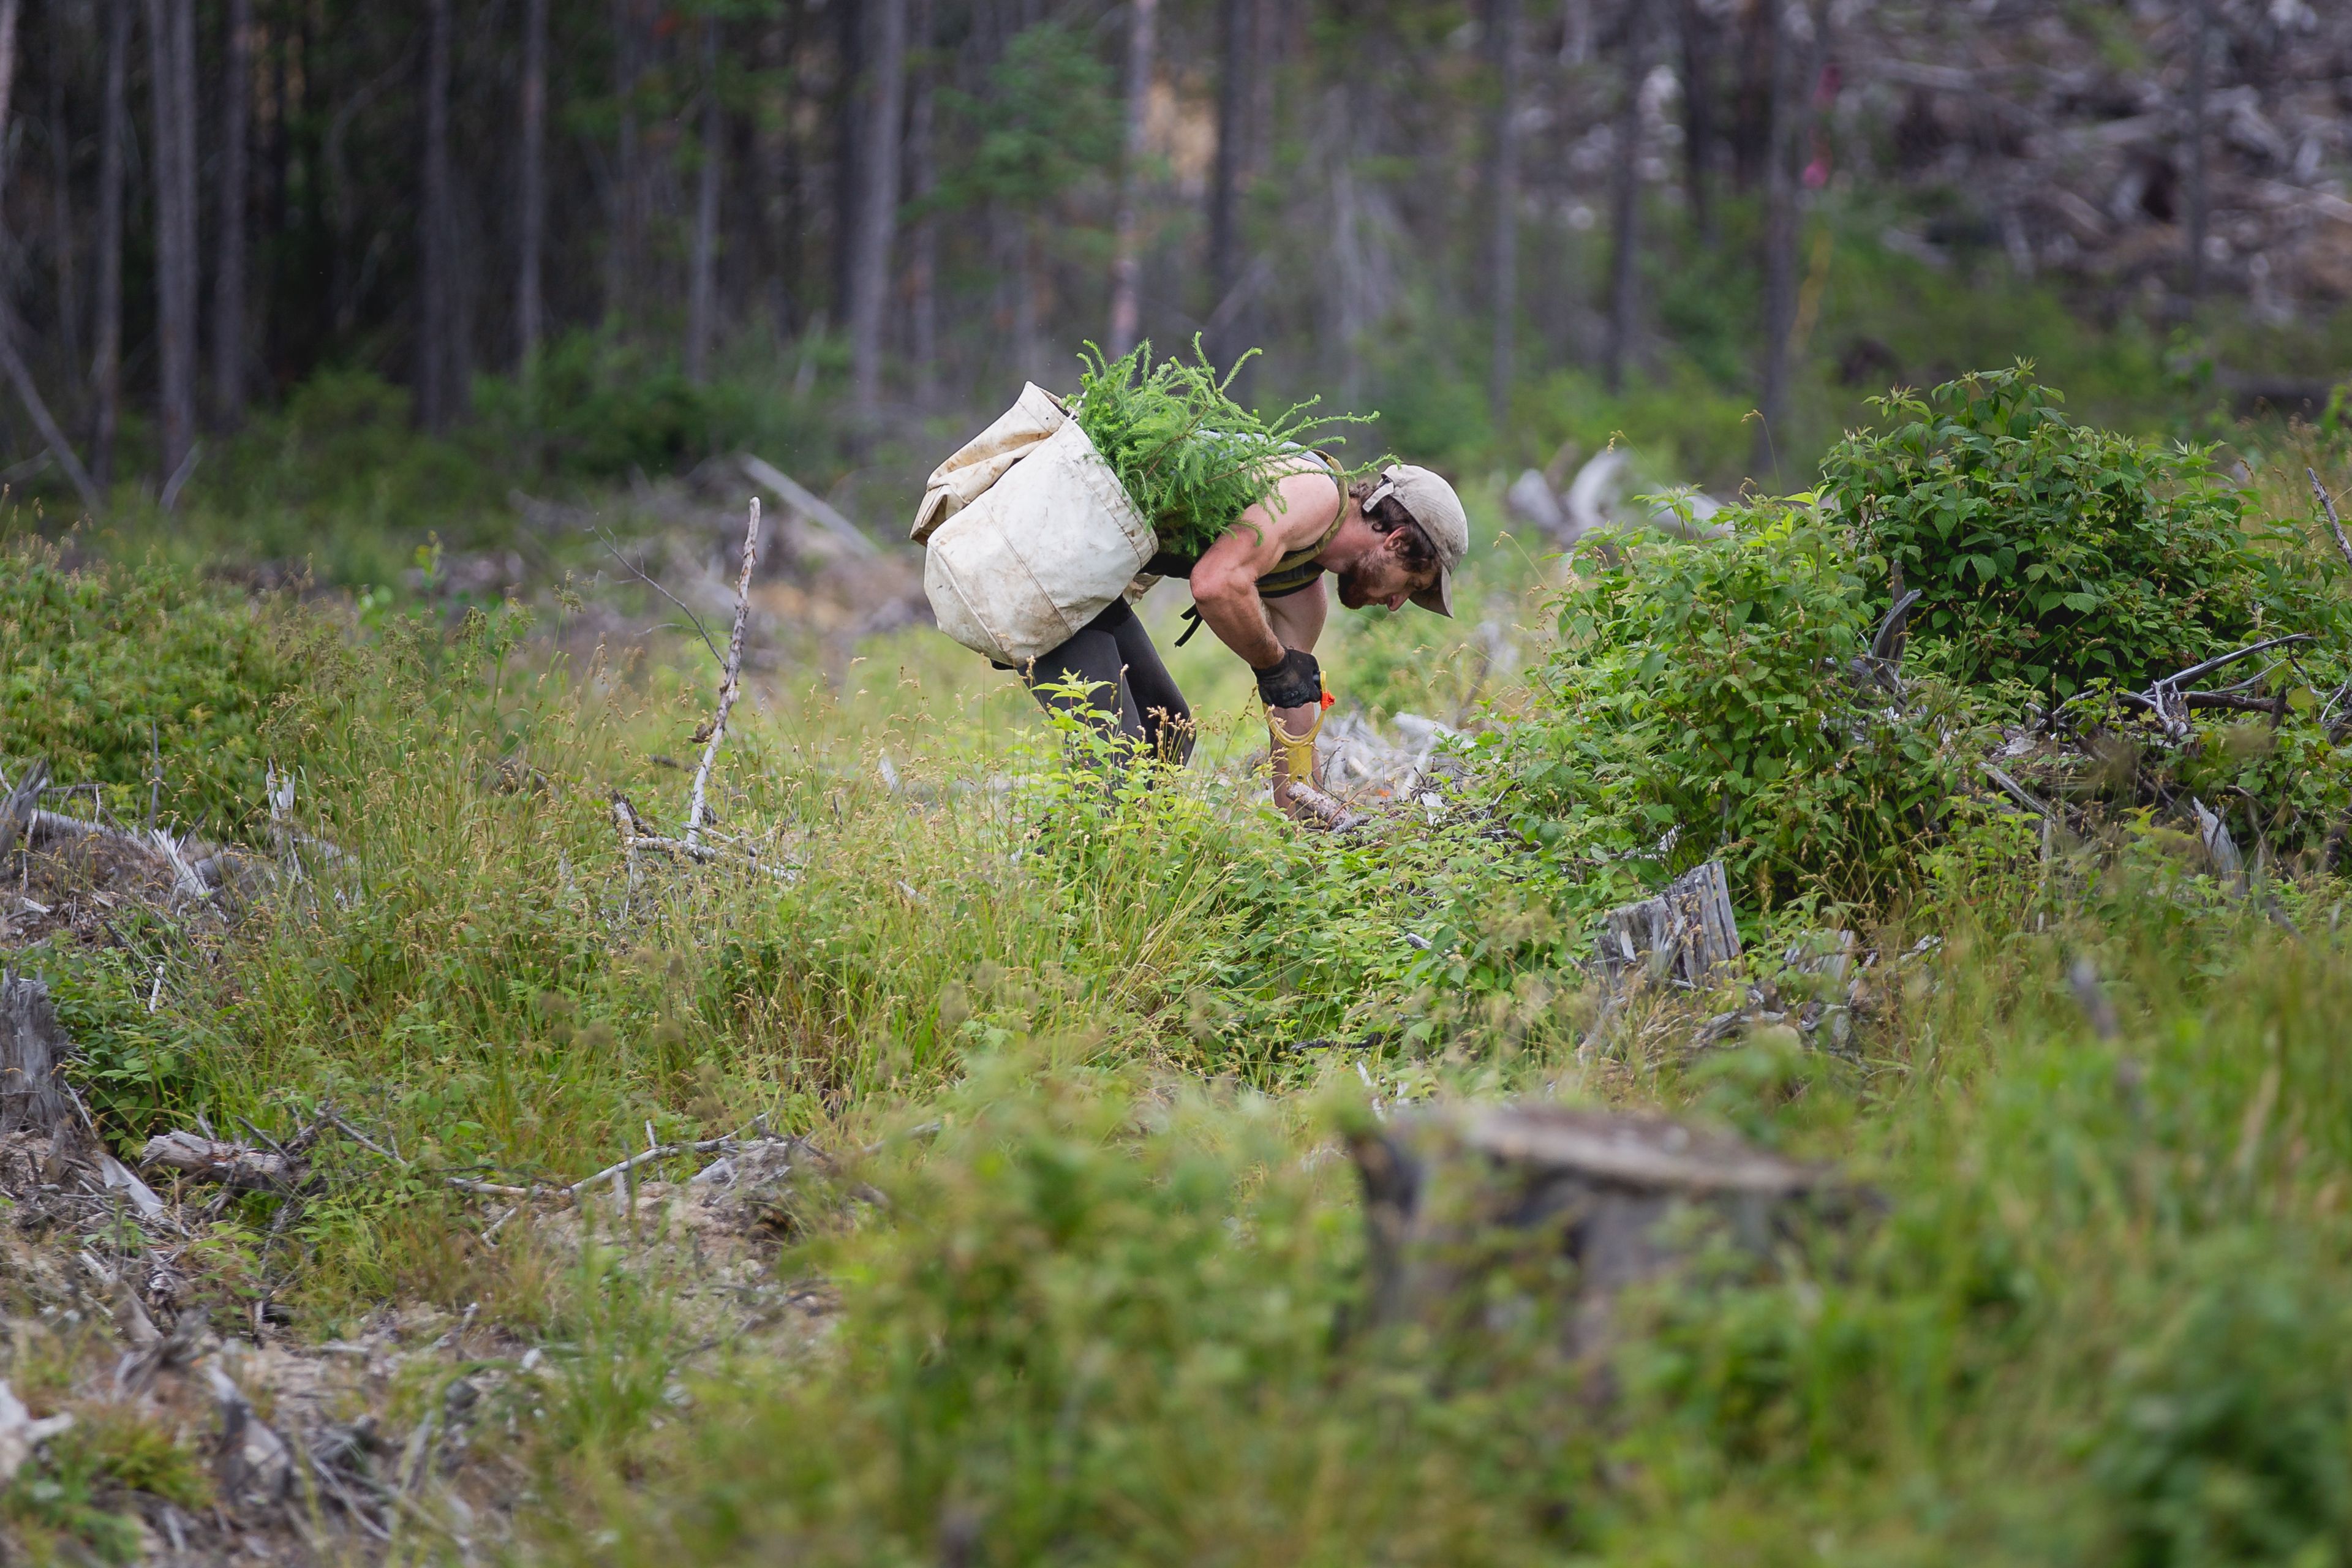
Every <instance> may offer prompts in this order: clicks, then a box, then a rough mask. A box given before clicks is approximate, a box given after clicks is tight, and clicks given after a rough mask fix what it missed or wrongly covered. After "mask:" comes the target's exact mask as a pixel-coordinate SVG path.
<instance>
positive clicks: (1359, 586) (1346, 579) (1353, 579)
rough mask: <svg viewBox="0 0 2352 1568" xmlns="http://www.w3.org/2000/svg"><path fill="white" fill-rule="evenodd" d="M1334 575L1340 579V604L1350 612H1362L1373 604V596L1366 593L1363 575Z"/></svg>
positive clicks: (1342, 573)
mask: <svg viewBox="0 0 2352 1568" xmlns="http://www.w3.org/2000/svg"><path fill="white" fill-rule="evenodd" d="M1333 575H1334V576H1336V577H1338V578H1339V603H1340V604H1341V605H1343V606H1345V607H1346V608H1348V609H1350V610H1360V609H1362V608H1363V607H1364V606H1365V605H1369V604H1370V603H1371V602H1372V596H1371V595H1370V594H1368V593H1366V592H1365V591H1364V574H1362V573H1360V572H1338V573H1334V574H1333Z"/></svg>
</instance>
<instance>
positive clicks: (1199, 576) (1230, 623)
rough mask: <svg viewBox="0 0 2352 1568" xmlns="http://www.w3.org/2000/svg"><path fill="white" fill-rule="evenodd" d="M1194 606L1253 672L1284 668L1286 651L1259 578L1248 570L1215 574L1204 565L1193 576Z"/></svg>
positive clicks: (1222, 640) (1219, 638)
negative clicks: (1268, 615) (1262, 595)
mask: <svg viewBox="0 0 2352 1568" xmlns="http://www.w3.org/2000/svg"><path fill="white" fill-rule="evenodd" d="M1192 603H1193V604H1194V605H1197V606H1199V608H1200V611H1201V618H1202V620H1204V621H1206V622H1208V623H1209V629H1210V630H1211V631H1213V632H1214V633H1216V634H1217V640H1218V641H1219V642H1221V643H1223V644H1224V645H1225V646H1226V647H1229V648H1231V649H1233V650H1234V652H1235V653H1237V654H1239V655H1241V657H1242V660H1243V662H1244V663H1245V664H1247V665H1248V666H1249V667H1250V668H1252V669H1265V668H1269V667H1270V666H1273V665H1276V664H1280V663H1281V662H1282V656H1283V654H1284V653H1285V652H1286V649H1285V648H1284V647H1283V645H1282V639H1281V638H1280V637H1276V636H1275V635H1274V623H1273V622H1272V621H1270V620H1268V619H1267V618H1266V614H1265V600H1263V599H1261V598H1259V597H1258V596H1257V575H1256V574H1255V573H1254V572H1249V571H1247V570H1246V569H1244V570H1225V571H1215V572H1212V571H1210V570H1208V569H1207V567H1206V565H1205V564H1204V565H1203V568H1202V570H1199V571H1196V572H1194V573H1193V574H1192Z"/></svg>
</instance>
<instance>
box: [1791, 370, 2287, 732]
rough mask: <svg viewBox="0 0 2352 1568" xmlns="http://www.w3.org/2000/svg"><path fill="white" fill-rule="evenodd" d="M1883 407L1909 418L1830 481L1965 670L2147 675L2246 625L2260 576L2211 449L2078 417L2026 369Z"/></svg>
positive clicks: (2052, 680)
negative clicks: (2147, 437)
mask: <svg viewBox="0 0 2352 1568" xmlns="http://www.w3.org/2000/svg"><path fill="white" fill-rule="evenodd" d="M1873 401H1874V403H1875V404H1876V405H1877V406H1878V407H1879V408H1880V409H1881V410H1882V411H1883V412H1884V413H1885V415H1886V416H1889V417H1890V418H1893V419H1895V420H1897V421H1899V423H1897V424H1895V426H1894V427H1893V428H1890V429H1886V430H1866V431H1862V432H1858V433H1856V434H1853V435H1851V436H1849V437H1847V438H1846V439H1845V440H1844V441H1843V442H1841V443H1839V444H1838V445H1837V446H1836V447H1833V448H1832V450H1831V452H1830V454H1829V456H1828V458H1826V459H1824V461H1823V465H1822V489H1823V490H1824V492H1825V493H1826V494H1829V495H1832V496H1834V497H1835V498H1837V500H1839V501H1840V502H1841V503H1842V504H1843V507H1844V509H1845V510H1846V512H1847V513H1848V515H1850V516H1851V517H1853V519H1854V521H1856V522H1857V523H1858V525H1859V526H1860V528H1861V531H1862V541H1863V543H1864V548H1865V549H1866V550H1868V551H1869V552H1871V553H1873V554H1874V555H1876V556H1879V557H1882V558H1883V559H1884V562H1885V567H1884V568H1882V570H1888V571H1892V570H1899V571H1900V572H1901V574H1902V578H1903V583H1904V584H1905V586H1906V587H1908V588H1916V589H1918V590H1920V592H1921V593H1922V595H1924V602H1923V603H1922V604H1921V605H1920V607H1919V611H1918V613H1917V614H1916V615H1915V616H1913V626H1914V627H1915V628H1916V635H1917V636H1918V637H1921V638H1923V639H1925V640H1927V641H1930V642H1936V643H1941V644H1943V645H1945V647H1946V649H1947V652H1948V659H1949V668H1950V669H1951V672H1952V673H1953V674H1954V675H1956V676H1957V677H1958V679H1962V680H1964V681H1970V682H1976V681H1986V680H2000V679H2017V680H2022V681H2025V682H2026V683H2028V684H2030V685H2032V686H2034V687H2036V688H2039V689H2044V690H2051V691H2055V692H2056V693H2058V694H2059V695H2061V696H2065V695H2071V694H2072V693H2073V692H2074V691H2075V690H2077V689H2079V688H2081V687H2082V686H2083V685H2084V683H2085V682H2086V681H2088V680H2090V679H2093V678H2095V677H2098V676H2110V677H2114V678H2116V679H2120V680H2123V681H2126V682H2127V683H2130V684H2134V685H2137V684H2138V683H2139V682H2140V681H2142V680H2143V679H2146V678H2147V677H2148V676H2150V675H2156V674H2163V673H2166V672H2168V671H2170V670H2174V669H2179V668H2183V667H2185V666H2187V665H2189V664H2193V663H2195V662H2196V661H2197V660H2198V659H2200V658H2204V657H2205V656H2207V655H2208V654H2210V653H2212V652H2215V651H2217V650H2219V649H2220V648H2221V647H2224V646H2227V645H2229V644H2231V642H2233V641H2242V640H2244V639H2245V637H2247V635H2248V634H2249V633H2250V632H2251V630H2252V627H2253V626H2254V624H2255V621H2256V618H2257V606H2258V605H2259V604H2260V603H2261V590H2262V588H2263V584H2264V572H2263V564H2262V563H2261V561H2260V560H2259V559H2258V557H2257V555H2256V552H2255V551H2254V550H2253V548H2252V542H2251V541H2250V540H2249V539H2248V537H2247V535H2246V532H2245V531H2244V518H2243V510H2242V502H2241V500H2240V498H2239V496H2238V494H2237V492H2236V491H2235V490H2233V489H2231V488H2229V487H2227V486H2225V485H2223V484H2222V483H2221V480H2220V479H2219V478H2218V477H2217V476H2216V475H2215V473H2214V470H2213V461H2212V456H2211V453H2210V451H2208V450H2202V449H2198V448H2193V447H2172V448H2169V449H2167V448H2165V447H2160V446H2158V444H2157V443H2155V442H2151V441H2142V440H2137V439H2135V438H2133V437H2128V436H2123V435H2118V434H2116V433H2115V432H2113V431H2109V430H2101V429H2097V428H2094V427H2086V426H2078V425H2075V424H2074V423H2072V422H2071V421H2069V420H2068V419H2067V418H2066V417H2065V416H2063V414H2061V413H2060V412H2059V411H2058V410H2057V408H2056V407H2055V406H2053V405H2055V404H2056V403H2057V402H2059V401H2060V395H2059V394H2058V393H2056V392H2054V391H2053V390H2051V389H2050V388H2047V387H2044V386H2042V384H2040V383H2038V382H2037V381H2035V380H2034V378H2033V374H2032V367H2031V366H2030V365H2027V364H2025V363H2020V364H2018V365H2016V366H2015V367H2013V368H2011V369H2009V370H2003V371H1994V372H1990V373H1981V374H1974V375H1969V376H1964V377H1962V378H1961V379H1959V380H1958V381H1952V382H1947V383H1946V384H1943V385H1941V386H1938V387H1937V388H1936V389H1935V390H1934V391H1933V392H1931V393H1929V394H1927V396H1926V397H1924V398H1921V397H1913V396H1906V395H1899V394H1898V395H1890V396H1887V397H1884V398H1876V399H1874V400H1873Z"/></svg>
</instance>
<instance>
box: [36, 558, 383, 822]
mask: <svg viewBox="0 0 2352 1568" xmlns="http://www.w3.org/2000/svg"><path fill="white" fill-rule="evenodd" d="M342 658H343V656H342V653H341V645H340V643H339V641H338V640H337V638H336V637H335V633H334V630H333V627H332V626H331V624H330V623H328V622H327V621H326V620H325V618H324V617H321V616H315V615H309V614H304V613H299V612H291V611H285V612H282V611H281V610H280V609H279V608H278V607H276V606H273V605H267V604H261V603H257V602H254V601H251V600H247V599H245V598H243V597H242V596H238V595H233V594H231V593H227V592H224V591H222V590H219V589H215V588H209V587H206V586H205V585H204V584H201V583H200V582H199V581H198V580H197V579H196V578H195V577H194V575H193V574H188V573H184V572H182V571H179V570H176V569H174V568H172V567H169V566H166V565H163V564H162V563H158V562H155V561H152V560H151V561H149V562H147V563H142V564H139V565H128V564H100V565H94V566H88V567H74V566H68V565H67V564H66V563H64V562H63V561H62V560H61V559H60V558H59V556H58V553H57V552H56V551H55V550H54V549H52V548H50V547H49V546H47V545H45V544H42V543H40V542H37V541H16V542H8V543H5V544H0V736H5V738H6V739H5V742H0V744H5V749H6V754H7V756H8V758H9V760H10V765H11V767H12V770H13V767H14V766H15V765H16V764H21V763H24V762H26V760H28V759H30V758H33V757H37V756H47V758H48V759H49V764H50V768H51V771H52V773H53V776H54V777H55V778H56V779H57V780H58V781H59V782H62V783H72V784H82V783H88V782H96V783H99V784H103V785H107V786H109V787H110V794H109V795H108V802H109V805H110V806H111V807H112V808H113V809H114V810H115V811H116V812H117V813H118V814H120V815H122V816H143V815H144V813H145V810H146V804H147V794H148V790H147V780H148V778H149V776H150V773H151V772H152V762H151V759H150V745H151V741H152V743H153V744H155V745H159V746H160V747H161V748H162V753H163V778H164V795H163V805H164V806H165V807H166V808H167V809H168V810H170V811H171V812H173V813H174V814H175V815H176V816H179V818H180V819H181V820H183V821H190V822H209V823H211V824H212V825H213V826H214V827H215V830H217V829H220V828H223V827H227V826H234V825H236V824H239V823H242V822H244V821H245V820H247V817H249V816H251V815H252V814H253V813H254V812H256V811H257V810H259V809H260V808H261V804H262V798H261V797H262V780H263V776H264V773H265V772H266V771H267V765H268V753H269V750H270V745H271V740H270V737H271V735H272V733H273V726H275V725H277V724H279V723H281V722H283V721H286V719H287V718H288V717H289V710H293V709H299V708H300V707H302V706H304V705H306V704H308V703H310V702H311V701H313V700H317V699H320V698H322V697H324V696H326V695H327V694H328V693H329V692H330V690H331V689H332V688H333V686H334V685H335V684H336V682H337V681H338V679H340V676H339V672H340V670H341V667H342ZM282 760H285V761H287V762H289V763H290V762H291V761H292V760H293V759H292V758H290V757H289V758H285V759H282Z"/></svg>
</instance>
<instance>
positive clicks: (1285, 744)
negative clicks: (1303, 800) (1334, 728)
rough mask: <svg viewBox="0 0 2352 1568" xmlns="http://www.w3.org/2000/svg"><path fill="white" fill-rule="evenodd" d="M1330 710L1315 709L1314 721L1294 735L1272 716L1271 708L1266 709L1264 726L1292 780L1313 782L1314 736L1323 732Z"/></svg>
mask: <svg viewBox="0 0 2352 1568" xmlns="http://www.w3.org/2000/svg"><path fill="white" fill-rule="evenodd" d="M1330 712H1331V710H1329V709H1328V708H1319V709H1318V710H1316V712H1315V722H1313V723H1312V724H1309V725H1308V726H1307V733H1305V734H1304V735H1294V734H1292V733H1291V732H1290V731H1287V730H1286V729H1284V728H1283V727H1282V721H1281V720H1279V719H1277V718H1276V717H1275V716H1274V710H1272V709H1268V710H1266V715H1265V727H1266V729H1267V730H1269V731H1272V732H1273V735H1274V748H1275V750H1276V751H1277V752H1281V753H1282V756H1283V760H1284V762H1286V763H1288V764H1289V769H1290V777H1291V779H1292V780H1293V782H1295V783H1297V784H1313V783H1314V782H1315V738H1316V737H1317V736H1318V735H1320V734H1321V733H1322V732H1323V721H1324V720H1325V719H1326V718H1328V717H1329V716H1330Z"/></svg>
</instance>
